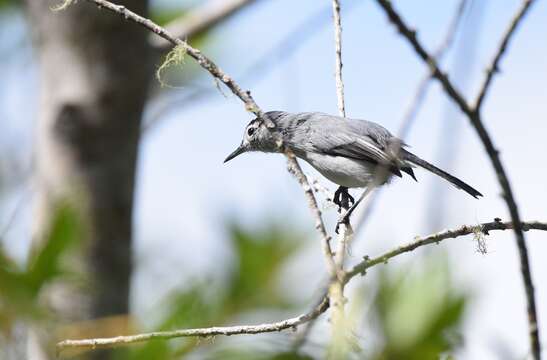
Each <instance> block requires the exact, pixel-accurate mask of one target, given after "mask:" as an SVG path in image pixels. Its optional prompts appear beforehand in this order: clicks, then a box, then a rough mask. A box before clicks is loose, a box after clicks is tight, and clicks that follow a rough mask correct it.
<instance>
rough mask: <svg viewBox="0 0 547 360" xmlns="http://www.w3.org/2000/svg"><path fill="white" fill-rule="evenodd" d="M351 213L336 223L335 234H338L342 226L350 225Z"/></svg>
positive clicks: (341, 217)
mask: <svg viewBox="0 0 547 360" xmlns="http://www.w3.org/2000/svg"><path fill="white" fill-rule="evenodd" d="M348 215H350V214H349V213H345V214H344V215H342V216H340V218H339V219H338V221H337V222H336V228H335V229H334V232H335V233H337V234H338V229H339V228H340V225H342V224H344V225H349V216H348Z"/></svg>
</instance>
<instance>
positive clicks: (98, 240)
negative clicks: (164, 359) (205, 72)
mask: <svg viewBox="0 0 547 360" xmlns="http://www.w3.org/2000/svg"><path fill="white" fill-rule="evenodd" d="M118 2H119V3H120V4H121V5H127V6H128V7H130V8H131V9H133V10H135V11H136V12H138V13H140V14H144V15H146V14H147V9H148V4H147V0H125V1H118ZM57 4H58V2H57V1H46V0H39V1H37V0H26V12H27V15H28V22H29V26H30V28H31V31H32V35H33V41H34V44H35V49H36V59H37V60H38V63H39V68H40V103H39V108H38V114H37V124H36V129H37V130H36V143H35V144H36V147H35V160H36V169H35V185H36V190H37V196H36V200H35V201H36V204H35V205H36V206H35V224H34V225H35V229H34V230H35V231H34V234H35V239H36V241H40V238H41V237H42V234H44V229H46V227H47V224H48V223H49V218H50V216H51V214H52V211H53V208H54V206H55V205H56V203H57V202H58V201H60V200H66V199H75V201H73V202H74V203H76V204H79V207H80V210H81V211H82V213H83V214H85V216H86V222H87V225H88V230H89V236H88V239H86V246H85V247H84V249H83V251H82V252H81V255H80V256H81V257H80V258H79V259H78V261H79V263H80V264H81V266H82V268H83V270H84V272H85V273H86V274H89V278H88V280H89V281H88V282H87V286H86V290H85V291H82V290H81V289H79V290H75V289H69V290H66V289H65V291H66V293H63V292H61V294H63V295H62V296H59V295H57V296H53V297H52V298H53V300H54V301H53V302H54V303H53V306H54V307H55V308H56V310H57V311H58V315H59V316H60V317H61V318H62V319H64V320H65V321H66V320H68V321H77V320H85V319H92V318H97V317H104V316H109V315H114V314H125V313H127V311H128V295H129V283H130V274H131V239H132V210H133V192H134V185H135V168H136V161H137V154H138V144H139V134H140V126H141V116H142V111H143V107H144V103H145V100H146V95H147V88H148V84H149V82H150V74H151V73H153V69H152V67H151V64H152V61H151V60H152V53H151V49H150V48H149V45H148V44H149V43H148V41H147V36H148V34H147V33H146V31H145V30H144V29H142V28H140V27H139V26H138V25H136V24H133V23H129V22H126V21H123V19H120V17H119V16H115V15H113V14H111V13H108V12H106V11H97V9H96V7H95V6H94V5H91V4H88V3H85V2H79V3H78V4H77V6H74V5H73V6H70V7H68V9H66V10H64V11H60V12H53V11H51V8H52V7H53V6H55V5H57ZM55 302H57V304H55Z"/></svg>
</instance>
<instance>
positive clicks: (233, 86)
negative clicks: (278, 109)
mask: <svg viewBox="0 0 547 360" xmlns="http://www.w3.org/2000/svg"><path fill="white" fill-rule="evenodd" d="M87 1H88V2H91V3H94V4H96V5H97V6H99V8H105V9H108V10H110V11H112V12H114V13H117V14H120V15H121V16H123V17H124V18H125V19H127V20H131V21H133V22H135V23H137V24H139V25H141V26H143V27H145V28H146V29H148V30H150V31H152V32H153V33H155V34H157V35H158V36H160V37H162V38H163V39H165V40H167V41H169V42H170V43H171V44H173V45H175V46H180V47H181V48H182V49H183V50H184V51H185V52H186V53H187V54H188V55H190V56H191V57H192V58H194V59H195V60H196V61H197V63H198V64H199V65H200V66H201V67H202V68H203V69H205V70H206V71H207V72H209V73H210V74H211V75H212V76H213V77H215V78H217V79H218V80H220V81H221V82H222V83H223V84H224V85H226V86H227V87H228V88H229V89H230V91H232V93H233V94H234V95H236V96H237V97H238V98H239V99H241V101H243V103H244V104H245V108H246V110H247V111H250V112H252V113H254V114H255V115H256V116H257V117H258V118H260V119H262V121H264V123H265V124H266V126H267V127H268V128H270V129H273V128H274V127H275V124H274V123H273V122H272V121H271V120H270V119H269V118H268V117H267V116H265V114H264V113H263V111H262V110H261V109H260V107H259V106H258V104H257V103H256V102H255V100H254V99H253V97H252V96H251V92H250V91H248V90H247V91H243V90H242V89H241V87H240V86H239V85H238V84H237V83H236V82H235V81H234V80H233V79H232V78H231V77H230V76H228V74H226V73H225V72H224V71H222V70H221V69H220V68H219V67H218V66H217V65H216V64H215V63H214V62H213V61H212V60H210V59H209V58H208V57H206V56H205V55H203V54H202V53H201V51H200V50H198V49H196V48H193V47H192V46H190V45H189V44H188V43H186V42H185V41H183V40H180V39H177V38H176V37H174V36H173V35H172V34H171V33H169V32H168V31H167V30H165V29H164V28H162V27H161V26H159V25H157V24H155V23H154V22H153V21H151V20H150V19H146V18H144V17H142V16H140V15H137V14H135V13H134V12H132V11H131V10H128V9H127V8H126V7H124V6H120V5H116V4H113V3H111V2H109V1H106V0H87ZM278 144H279V146H280V148H284V146H283V143H282V141H281V139H278ZM284 153H285V155H286V156H287V161H288V164H289V169H291V170H292V173H293V174H294V175H295V176H296V178H297V180H298V182H299V183H300V185H302V188H303V189H304V192H305V194H306V197H307V198H308V205H309V206H310V210H311V212H312V215H313V216H314V217H315V220H316V226H315V227H316V228H317V230H318V231H319V234H320V235H321V239H322V242H323V250H324V252H325V253H326V254H329V253H330V254H331V255H330V256H329V257H330V258H332V251H331V249H330V237H329V236H328V235H327V232H326V230H325V225H324V223H323V219H322V218H321V211H320V210H319V208H318V206H317V201H316V199H315V196H314V194H313V190H312V188H311V187H310V184H309V183H308V179H307V178H306V176H305V175H304V173H303V172H302V169H301V168H300V165H299V164H298V162H297V160H296V158H295V157H294V154H292V152H291V151H290V150H289V149H285V151H284ZM327 264H328V265H329V269H330V271H331V273H333V271H334V270H333V269H335V267H334V265H333V264H334V262H332V263H331V262H329V261H328V260H327Z"/></svg>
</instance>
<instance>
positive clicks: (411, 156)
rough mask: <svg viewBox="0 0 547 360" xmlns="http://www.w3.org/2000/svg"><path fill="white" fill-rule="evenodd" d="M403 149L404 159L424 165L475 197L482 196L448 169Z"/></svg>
mask: <svg viewBox="0 0 547 360" xmlns="http://www.w3.org/2000/svg"><path fill="white" fill-rule="evenodd" d="M401 151H402V156H403V159H404V160H406V161H408V162H411V163H413V164H415V165H418V166H420V167H423V168H424V169H426V170H428V171H430V172H432V173H433V174H435V175H437V176H440V177H442V178H443V179H445V180H447V181H448V182H450V183H451V184H452V185H454V186H455V187H457V188H458V189H461V190H463V191H465V192H466V193H468V194H469V195H471V196H473V197H474V198H475V199H477V198H478V197H479V196H482V194H481V193H480V192H478V191H477V190H475V189H473V188H472V187H471V186H469V185H467V184H466V183H464V182H463V181H461V180H460V179H458V178H457V177H454V176H452V175H450V174H449V173H447V172H446V171H443V170H441V169H439V168H438V167H436V166H435V165H432V164H430V163H428V162H427V161H425V160H422V159H420V158H419V157H417V156H416V155H414V154H412V153H411V152H408V151H406V150H404V149H403V150H401Z"/></svg>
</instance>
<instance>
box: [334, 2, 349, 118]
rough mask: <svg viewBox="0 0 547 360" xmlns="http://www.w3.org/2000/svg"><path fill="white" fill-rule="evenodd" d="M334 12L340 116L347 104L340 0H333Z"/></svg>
mask: <svg viewBox="0 0 547 360" xmlns="http://www.w3.org/2000/svg"><path fill="white" fill-rule="evenodd" d="M332 14H333V20H334V49H335V59H336V66H335V77H336V99H337V100H338V112H339V114H340V116H341V117H346V105H345V103H344V81H343V80H342V66H343V64H342V21H341V19H340V1H339V0H332Z"/></svg>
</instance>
